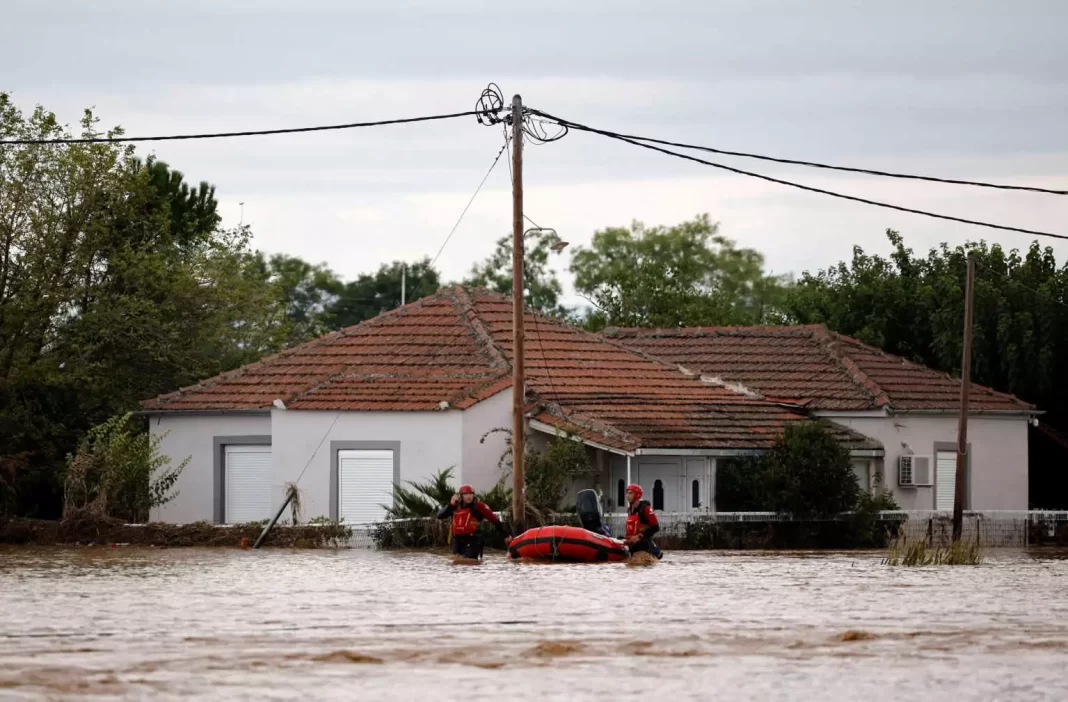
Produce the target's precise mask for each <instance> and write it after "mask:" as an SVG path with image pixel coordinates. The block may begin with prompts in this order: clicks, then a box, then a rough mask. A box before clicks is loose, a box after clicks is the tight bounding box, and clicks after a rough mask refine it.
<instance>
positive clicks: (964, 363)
mask: <svg viewBox="0 0 1068 702" xmlns="http://www.w3.org/2000/svg"><path fill="white" fill-rule="evenodd" d="M974 297H975V252H974V251H969V252H968V273H967V277H966V279H965V283H964V350H963V352H962V356H963V358H961V363H960V424H959V427H958V429H957V475H956V480H955V481H954V489H953V543H956V542H958V541H960V537H961V534H962V533H963V531H964V490H965V475H966V473H967V469H968V399H969V393H970V389H971V380H972V308H973V306H974Z"/></svg>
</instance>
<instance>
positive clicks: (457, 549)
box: [438, 485, 511, 560]
mask: <svg viewBox="0 0 1068 702" xmlns="http://www.w3.org/2000/svg"><path fill="white" fill-rule="evenodd" d="M449 517H452V552H453V553H454V554H456V555H457V556H463V557H464V558H470V559H472V560H478V559H481V558H482V547H483V544H482V535H481V534H480V533H479V526H480V525H481V524H482V520H483V519H485V520H487V521H489V522H490V523H492V524H493V525H494V526H495V527H497V531H499V532H501V533H502V534H504V543H505V545H506V546H507V545H508V542H509V541H511V538H510V537H509V536H508V531H507V530H506V529H505V528H504V524H502V523H501V520H500V519H498V518H497V515H496V514H494V513H493V510H492V509H490V508H489V505H487V504H486V503H485V502H482V501H481V500H476V499H475V489H474V488H473V487H471V486H470V485H461V486H460V491H459V492H458V493H456V494H455V495H453V496H452V500H450V501H449V504H447V505H445V506H444V507H442V508H441V511H440V512H438V519H448V518H449Z"/></svg>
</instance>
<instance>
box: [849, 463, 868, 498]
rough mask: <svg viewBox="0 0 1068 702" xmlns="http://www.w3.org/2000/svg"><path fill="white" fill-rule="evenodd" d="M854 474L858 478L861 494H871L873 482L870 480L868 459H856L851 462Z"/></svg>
mask: <svg viewBox="0 0 1068 702" xmlns="http://www.w3.org/2000/svg"><path fill="white" fill-rule="evenodd" d="M850 463H851V465H852V466H853V473H854V474H855V475H856V476H857V485H858V486H860V491H861V492H871V480H869V479H868V459H867V458H855V459H853V460H852V461H851V462H850Z"/></svg>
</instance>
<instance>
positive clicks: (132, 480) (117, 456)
mask: <svg viewBox="0 0 1068 702" xmlns="http://www.w3.org/2000/svg"><path fill="white" fill-rule="evenodd" d="M162 440H163V437H162V436H158V435H156V436H153V435H152V434H150V433H148V432H146V431H144V430H143V429H142V428H141V427H139V426H138V425H137V422H136V421H135V420H134V418H133V414H132V413H129V412H128V413H126V414H123V415H116V416H115V417H112V418H111V419H109V420H108V421H106V422H104V423H103V424H100V425H98V426H95V427H93V428H92V429H90V430H89V433H88V434H87V435H86V436H85V438H84V439H82V441H81V443H80V444H79V446H78V453H77V454H75V455H73V456H67V469H66V472H65V474H64V480H63V518H64V519H65V520H69V519H73V518H94V519H105V518H113V519H122V520H124V521H127V522H143V521H147V520H148V515H149V511H150V510H151V509H153V508H155V507H160V506H162V505H165V504H167V503H168V502H170V501H171V500H173V499H174V498H175V497H177V496H178V493H177V492H175V491H174V484H175V483H176V482H177V481H178V476H179V475H180V474H181V472H182V469H183V468H185V466H186V464H188V463H189V458H186V459H185V460H184V461H182V463H181V464H180V465H178V466H176V467H174V468H166V466H167V465H168V464H169V463H170V462H171V459H170V457H168V456H164V455H161V454H160V453H159V445H160V443H161V442H162Z"/></svg>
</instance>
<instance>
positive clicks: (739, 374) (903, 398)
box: [605, 325, 1034, 411]
mask: <svg viewBox="0 0 1068 702" xmlns="http://www.w3.org/2000/svg"><path fill="white" fill-rule="evenodd" d="M605 336H606V337H607V338H610V339H614V340H617V341H619V342H620V343H622V344H624V345H625V346H627V347H628V348H632V349H634V350H636V351H640V352H642V353H646V354H648V355H650V356H653V357H656V358H660V359H663V360H665V361H667V362H670V363H675V364H678V365H679V366H682V367H684V368H687V369H690V370H691V371H693V372H697V373H702V374H706V375H709V376H716V377H718V378H721V379H722V380H724V381H727V382H734V383H740V384H742V385H744V386H746V387H747V388H749V389H751V390H753V391H755V392H758V393H760V394H761V395H763V396H764V397H766V398H776V399H781V400H792V401H794V402H797V403H799V404H803V405H804V406H806V407H807V408H811V409H823V410H860V409H878V408H880V407H888V408H892V409H896V410H954V409H956V408H957V407H958V406H959V402H960V380H959V379H957V378H952V377H950V376H949V375H947V374H945V373H941V372H939V371H936V370H934V369H932V368H928V367H927V366H923V365H920V364H918V363H913V362H912V361H909V360H906V359H904V358H901V357H900V356H893V355H891V354H888V353H885V352H883V351H881V350H879V349H877V348H874V347H871V346H868V345H866V344H862V343H861V342H859V341H857V340H856V339H852V338H850V337H846V336H842V335H840V334H837V333H835V332H831V331H828V330H827V329H826V328H825V327H823V326H822V325H814V326H797V327H699V328H689V329H669V330H662V329H655V330H653V329H612V330H608V331H606V332H605ZM969 402H970V404H971V406H972V408H973V409H977V410H1010V411H1027V410H1031V409H1034V408H1033V406H1032V405H1029V404H1027V403H1026V402H1023V401H1021V400H1019V399H1017V398H1015V397H1013V396H1012V395H1006V394H1003V393H999V392H996V391H994V390H991V389H990V388H986V387H983V386H980V385H974V384H973V385H972V386H971V392H970V397H969Z"/></svg>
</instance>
